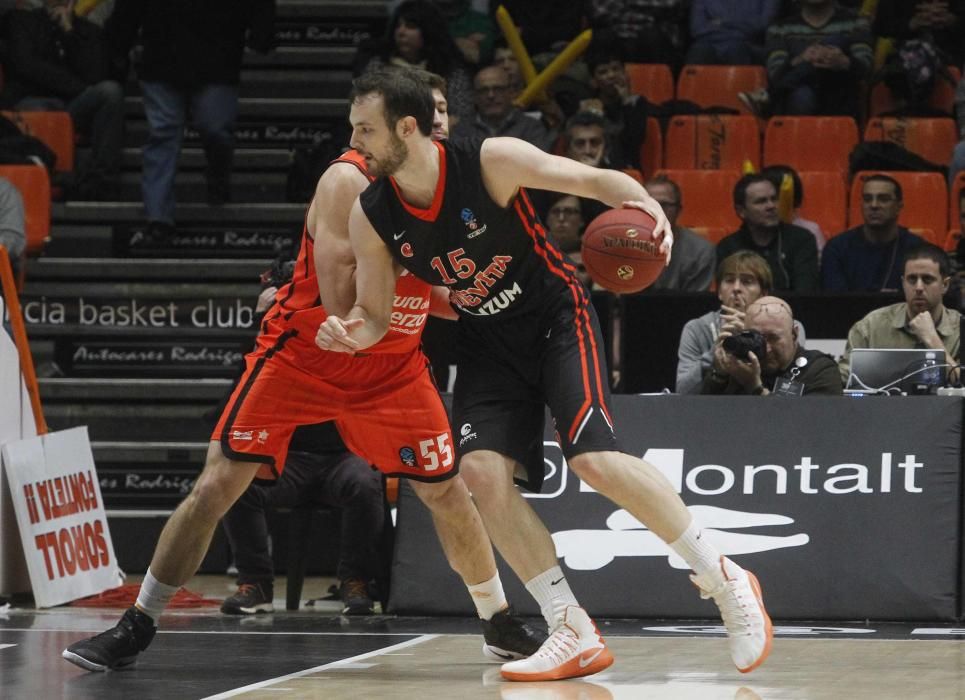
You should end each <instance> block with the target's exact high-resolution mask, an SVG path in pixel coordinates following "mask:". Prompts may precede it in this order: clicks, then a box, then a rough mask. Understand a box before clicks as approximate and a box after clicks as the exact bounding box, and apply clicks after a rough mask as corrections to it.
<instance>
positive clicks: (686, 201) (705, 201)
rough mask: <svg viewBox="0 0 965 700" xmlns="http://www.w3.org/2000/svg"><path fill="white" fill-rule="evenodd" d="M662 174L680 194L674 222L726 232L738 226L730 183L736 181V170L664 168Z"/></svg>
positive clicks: (690, 226) (738, 176)
mask: <svg viewBox="0 0 965 700" xmlns="http://www.w3.org/2000/svg"><path fill="white" fill-rule="evenodd" d="M657 175H666V176H667V177H668V178H670V179H671V180H673V181H674V182H676V183H677V185H678V186H679V187H680V193H681V195H682V197H683V209H682V210H681V212H680V218H679V219H678V221H677V223H679V224H680V225H681V226H687V227H689V228H694V227H698V228H712V227H721V228H725V229H727V233H731V232H733V231H736V230H737V229H738V228H739V227H740V224H741V222H740V219H739V218H738V217H737V212H735V211H734V185H736V184H737V181H738V180H740V177H741V173H740V171H739V170H668V169H663V170H660V171H658V172H657Z"/></svg>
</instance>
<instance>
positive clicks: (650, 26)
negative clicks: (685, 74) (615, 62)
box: [589, 0, 689, 73]
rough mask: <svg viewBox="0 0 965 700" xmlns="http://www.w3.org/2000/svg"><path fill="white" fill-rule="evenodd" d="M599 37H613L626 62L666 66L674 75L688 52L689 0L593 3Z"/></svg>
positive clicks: (604, 0) (596, 0)
mask: <svg viewBox="0 0 965 700" xmlns="http://www.w3.org/2000/svg"><path fill="white" fill-rule="evenodd" d="M589 4H590V20H591V22H592V25H593V31H594V32H595V33H597V34H599V33H601V32H604V31H605V32H606V33H608V34H612V35H613V41H614V42H615V44H616V46H617V48H618V50H619V51H620V53H621V55H622V56H623V57H624V60H626V61H630V62H631V63H667V64H669V65H670V66H672V67H673V69H674V73H676V72H677V70H678V69H679V68H680V67H681V66H682V65H683V61H684V56H685V54H686V53H687V35H688V31H687V9H688V5H689V2H688V1H687V0H590V3H589Z"/></svg>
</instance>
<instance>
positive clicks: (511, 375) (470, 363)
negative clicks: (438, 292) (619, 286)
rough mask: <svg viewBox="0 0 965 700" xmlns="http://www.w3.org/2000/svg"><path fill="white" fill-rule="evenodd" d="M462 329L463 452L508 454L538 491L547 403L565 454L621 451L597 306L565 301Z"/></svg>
mask: <svg viewBox="0 0 965 700" xmlns="http://www.w3.org/2000/svg"><path fill="white" fill-rule="evenodd" d="M458 327H459V336H458V341H457V355H458V358H459V359H458V367H459V369H458V373H457V374H456V385H455V388H454V392H453V405H452V427H453V431H452V432H453V438H454V439H455V441H456V445H457V448H458V454H459V455H464V454H466V453H468V452H472V451H474V450H493V451H494V452H499V453H500V454H503V455H506V456H507V457H510V458H512V459H514V460H516V461H517V462H519V463H520V464H521V465H522V466H523V468H524V469H525V471H526V474H525V477H524V476H523V475H520V474H517V481H519V482H520V483H521V484H522V485H524V486H525V487H526V488H528V489H530V490H531V491H536V492H538V491H539V490H540V487H541V485H542V482H543V475H544V472H545V467H544V461H543V428H544V417H545V413H546V406H549V409H550V413H551V414H552V417H553V419H554V420H555V423H556V426H555V427H556V433H557V440H559V443H560V446H561V447H562V449H563V454H564V455H565V456H566V457H573V456H574V455H578V454H582V453H584V452H598V451H603V450H616V449H617V441H616V437H615V435H614V433H613V421H612V419H611V417H610V409H609V403H610V387H609V381H608V374H609V371H608V369H607V364H606V356H605V352H604V349H603V335H602V333H601V332H600V324H599V321H598V320H597V317H596V311H595V310H594V309H593V306H592V305H591V304H589V303H587V304H586V305H579V306H575V305H574V303H573V302H572V301H570V300H568V299H565V298H563V299H560V300H559V301H558V302H557V303H556V304H555V305H554V306H553V308H549V309H546V310H545V311H544V312H543V313H541V314H539V315H536V314H524V315H522V316H519V317H511V318H507V319H496V320H486V321H477V320H475V319H471V318H465V317H463V318H462V319H460V322H459V326H458Z"/></svg>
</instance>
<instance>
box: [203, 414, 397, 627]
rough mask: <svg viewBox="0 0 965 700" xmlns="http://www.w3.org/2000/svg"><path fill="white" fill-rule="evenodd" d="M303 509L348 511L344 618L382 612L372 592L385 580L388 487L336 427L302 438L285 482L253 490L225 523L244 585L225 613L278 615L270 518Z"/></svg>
mask: <svg viewBox="0 0 965 700" xmlns="http://www.w3.org/2000/svg"><path fill="white" fill-rule="evenodd" d="M299 507H325V508H337V509H339V510H340V512H341V513H340V515H341V528H340V535H341V541H340V544H339V559H338V568H337V570H336V576H337V577H338V580H339V582H340V585H339V596H340V597H341V599H342V605H343V608H342V614H343V615H371V614H372V613H373V612H374V605H373V602H372V597H371V594H370V592H369V591H370V585H371V582H372V581H373V580H377V579H384V578H385V576H384V568H385V567H384V566H383V565H382V564H381V562H380V556H379V555H380V542H381V538H382V535H383V528H384V527H385V517H384V516H385V511H384V507H383V494H382V479H381V476H380V475H379V473H378V472H377V471H375V470H373V469H372V468H371V467H370V466H369V465H368V464H367V463H366V462H365V461H364V460H362V459H361V458H359V457H356V456H355V455H353V454H352V453H351V452H349V451H348V450H347V449H346V447H345V445H344V443H342V440H341V438H340V437H339V436H338V433H337V431H336V430H335V428H334V425H333V424H332V423H322V424H319V425H313V426H309V427H308V429H299V430H298V431H296V433H295V437H293V438H292V444H291V446H290V448H289V452H288V458H287V460H286V461H285V470H284V471H283V472H282V475H281V477H279V479H278V480H277V482H276V483H274V484H273V485H272V483H271V482H264V481H258V480H256V481H254V482H252V483H251V485H250V486H249V487H248V488H247V490H246V491H245V492H244V493H243V494H242V495H241V497H240V498H239V499H238V500H237V501H236V502H235V504H234V505H233V506H232V507H231V509H230V510H229V511H228V512H227V513H226V514H225V516H224V518H223V519H222V521H221V523H222V525H223V526H224V530H225V534H226V535H227V537H228V542H229V543H230V545H231V551H232V552H233V554H234V562H235V565H236V566H237V567H238V584H239V585H238V590H237V591H236V592H235V594H234V595H232V596H230V597H229V598H228V599H226V600H225V601H224V603H223V604H222V606H221V612H223V613H227V614H229V615H250V614H252V613H257V612H272V611H273V610H274V606H273V605H272V599H273V596H274V567H273V565H272V557H271V551H270V549H269V542H268V539H269V537H268V522H267V513H268V512H270V511H271V510H274V509H276V508H299Z"/></svg>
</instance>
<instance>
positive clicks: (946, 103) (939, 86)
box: [868, 66, 962, 117]
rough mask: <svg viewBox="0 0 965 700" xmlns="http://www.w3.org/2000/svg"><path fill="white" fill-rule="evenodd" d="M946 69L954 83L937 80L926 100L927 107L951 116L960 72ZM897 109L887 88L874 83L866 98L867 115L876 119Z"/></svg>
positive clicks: (879, 82) (953, 67)
mask: <svg viewBox="0 0 965 700" xmlns="http://www.w3.org/2000/svg"><path fill="white" fill-rule="evenodd" d="M947 68H948V72H949V75H950V76H951V78H952V79H953V81H954V82H949V81H947V80H945V79H944V78H939V79H938V80H937V81H936V83H935V89H934V90H933V91H932V94H931V96H930V97H929V98H928V106H929V107H931V108H933V109H937V110H940V111H942V112H945V113H946V114H948V115H951V114H952V113H953V110H954V108H955V86H956V85H957V84H958V81H959V80H961V77H962V72H961V71H960V70H959V69H958V68H956V67H955V66H947ZM897 108H898V105H897V103H896V102H895V98H894V97H893V96H892V94H891V90H890V89H889V88H888V86H887V85H885V84H884V83H883V82H881V81H878V82H877V83H875V85H874V86H873V87H872V88H871V94H870V96H869V98H868V114H870V115H871V116H873V117H877V116H878V115H879V114H884V113H885V112H891V111H894V110H895V109H897Z"/></svg>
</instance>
